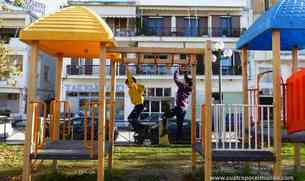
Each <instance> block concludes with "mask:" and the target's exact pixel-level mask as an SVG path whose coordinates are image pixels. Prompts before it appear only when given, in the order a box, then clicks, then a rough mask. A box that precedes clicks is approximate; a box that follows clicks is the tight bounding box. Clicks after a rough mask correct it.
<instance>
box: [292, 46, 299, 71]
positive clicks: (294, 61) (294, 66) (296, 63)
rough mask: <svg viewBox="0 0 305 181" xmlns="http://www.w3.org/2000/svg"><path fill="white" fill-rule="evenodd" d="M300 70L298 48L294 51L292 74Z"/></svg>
mask: <svg viewBox="0 0 305 181" xmlns="http://www.w3.org/2000/svg"><path fill="white" fill-rule="evenodd" d="M297 70H298V48H293V49H292V65H291V72H292V73H294V72H296V71H297Z"/></svg>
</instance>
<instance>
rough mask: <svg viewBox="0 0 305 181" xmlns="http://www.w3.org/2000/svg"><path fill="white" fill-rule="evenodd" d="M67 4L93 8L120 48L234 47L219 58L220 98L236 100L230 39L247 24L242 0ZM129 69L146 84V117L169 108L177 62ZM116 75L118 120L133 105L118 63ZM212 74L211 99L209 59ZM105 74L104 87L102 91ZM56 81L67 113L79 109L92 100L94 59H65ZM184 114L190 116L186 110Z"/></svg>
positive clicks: (236, 63) (200, 90)
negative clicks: (221, 44)
mask: <svg viewBox="0 0 305 181" xmlns="http://www.w3.org/2000/svg"><path fill="white" fill-rule="evenodd" d="M68 4H69V5H81V6H85V7H89V8H91V9H92V10H94V11H95V12H97V14H98V15H100V16H101V17H102V18H104V19H105V20H106V22H107V23H108V25H109V26H110V28H111V29H112V30H113V32H114V34H115V39H116V40H117V42H118V43H119V45H120V46H123V47H167V48H203V47H204V43H205V42H206V41H207V40H212V42H213V43H216V42H217V41H223V42H224V44H225V47H226V48H230V49H232V50H233V51H234V53H233V56H232V58H229V59H222V60H221V72H222V80H221V83H222V90H223V102H224V103H242V84H241V82H242V81H241V57H240V52H239V51H236V50H235V43H236V42H237V40H238V39H239V37H240V35H241V33H242V31H244V29H246V28H247V27H248V26H249V20H250V18H249V14H250V13H249V9H248V7H249V3H248V0H220V1H214V0H205V1H199V0H193V1H173V0H169V1H148V0H138V1H130V0H119V1H112V3H109V2H108V3H107V1H105V2H103V1H98V2H96V1H95V2H94V1H72V0H71V1H68ZM181 56H183V55H181ZM203 58H204V57H203V56H198V57H197V60H198V65H197V105H196V107H197V108H196V110H197V115H198V116H197V118H198V119H199V118H200V116H199V115H200V105H201V104H202V103H203V101H204V81H205V79H204V76H203V73H204V72H203V71H204V63H203ZM108 67H109V66H108ZM129 67H130V69H131V70H132V71H133V72H134V75H135V77H136V78H137V80H138V82H140V83H141V84H143V85H144V86H145V88H146V91H145V107H146V110H145V112H146V115H154V114H155V115H158V114H160V113H163V112H164V111H165V110H167V109H169V108H170V107H173V106H174V102H175V101H174V100H175V94H176V91H177V87H176V85H175V83H174V81H173V72H174V70H175V69H176V68H177V66H174V67H166V66H162V65H159V66H157V65H141V66H136V65H129ZM107 71H109V70H107ZM117 74H118V81H117V102H118V105H117V112H116V120H117V121H123V120H126V119H127V117H128V114H129V113H130V111H131V110H132V108H133V105H132V104H131V103H130V100H129V96H128V90H127V87H126V86H125V85H124V82H125V79H126V76H125V67H124V65H119V68H118V72H117ZM213 74H214V76H213V83H212V84H213V93H214V99H215V101H217V99H219V96H218V85H219V80H218V74H219V62H216V63H213ZM109 78H110V77H108V79H107V80H108V81H107V85H106V87H107V90H108V91H109V87H110V81H109ZM62 80H63V81H62V85H63V90H62V99H66V100H69V101H70V102H72V110H73V112H75V113H77V112H79V111H81V110H82V106H83V105H85V103H86V102H87V101H90V100H95V99H97V98H98V93H97V89H98V61H97V60H87V61H85V60H83V59H82V58H81V57H80V58H73V59H70V58H65V61H64V68H63V79H62ZM108 91H107V95H109V93H108ZM107 106H108V105H107ZM144 115H145V114H144ZM187 115H188V116H187V117H188V118H190V110H189V111H188V114H187Z"/></svg>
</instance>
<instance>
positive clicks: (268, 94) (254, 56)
mask: <svg viewBox="0 0 305 181" xmlns="http://www.w3.org/2000/svg"><path fill="white" fill-rule="evenodd" d="M271 6H272V3H271V0H252V3H251V7H250V8H251V9H252V12H253V16H252V21H253V22H254V21H255V20H256V18H258V17H260V16H261V15H262V14H263V13H264V12H265V11H266V10H268V9H269V8H270V7H271ZM250 56H251V58H250V60H251V64H252V68H251V71H250V73H251V75H250V77H251V80H252V81H251V84H250V86H251V87H252V88H255V87H256V86H257V83H256V79H257V76H256V75H257V74H259V73H262V72H266V71H271V70H272V52H271V51H270V52H266V51H253V52H252V53H251V54H250ZM298 56H299V63H298V67H299V68H301V67H304V66H305V51H304V50H303V51H299V55H298ZM291 60H292V53H291V51H282V52H281V75H282V79H283V81H284V82H286V80H287V78H288V77H289V76H290V75H291V74H292V67H291V62H292V61H291ZM259 86H260V88H261V89H260V90H261V102H263V103H266V104H272V72H270V73H267V74H265V76H263V78H262V79H261V81H260V85H259Z"/></svg>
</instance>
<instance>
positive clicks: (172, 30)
mask: <svg viewBox="0 0 305 181" xmlns="http://www.w3.org/2000/svg"><path fill="white" fill-rule="evenodd" d="M244 31H245V29H242V28H229V29H225V28H220V27H212V28H208V27H198V28H196V27H194V28H189V27H143V28H138V29H137V30H135V29H134V28H130V29H129V28H120V29H116V30H113V32H114V34H115V36H117V37H133V36H167V37H240V35H241V34H242V33H243V32H244Z"/></svg>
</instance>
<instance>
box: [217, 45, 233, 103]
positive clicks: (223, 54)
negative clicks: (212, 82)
mask: <svg viewBox="0 0 305 181" xmlns="http://www.w3.org/2000/svg"><path fill="white" fill-rule="evenodd" d="M232 55H233V52H232V50H231V49H227V48H225V46H224V43H223V42H222V41H218V42H216V44H215V46H214V48H213V58H212V61H213V62H214V63H215V62H217V60H218V62H219V75H218V93H219V104H222V103H223V100H222V99H223V96H222V90H221V87H222V80H221V79H222V68H221V59H222V58H231V57H232Z"/></svg>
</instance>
